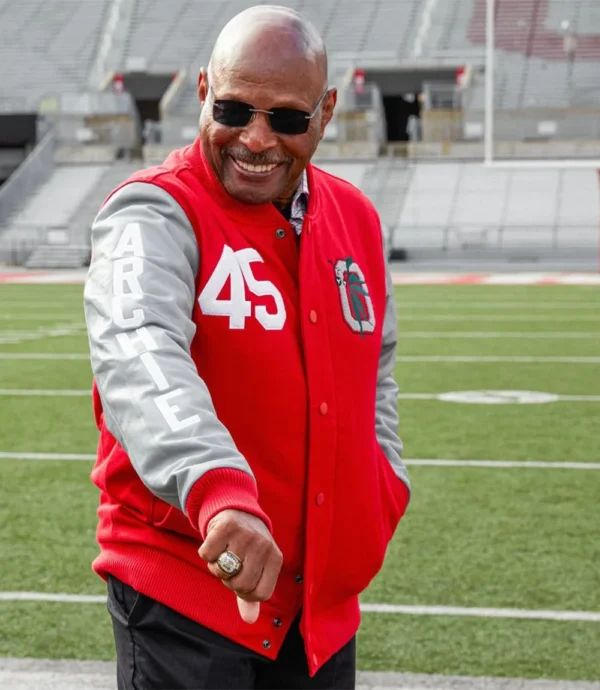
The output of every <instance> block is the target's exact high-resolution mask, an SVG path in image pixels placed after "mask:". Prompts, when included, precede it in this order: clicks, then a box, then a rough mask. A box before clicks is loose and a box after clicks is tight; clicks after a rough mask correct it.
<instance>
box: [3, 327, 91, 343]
mask: <svg viewBox="0 0 600 690" xmlns="http://www.w3.org/2000/svg"><path fill="white" fill-rule="evenodd" d="M78 335H85V328H84V327H83V326H77V324H72V323H68V324H56V325H54V326H48V327H45V328H38V329H36V330H35V331H12V330H11V331H5V330H0V345H6V344H8V345H15V344H19V343H22V342H24V341H26V340H43V339H45V338H61V337H64V336H78Z"/></svg>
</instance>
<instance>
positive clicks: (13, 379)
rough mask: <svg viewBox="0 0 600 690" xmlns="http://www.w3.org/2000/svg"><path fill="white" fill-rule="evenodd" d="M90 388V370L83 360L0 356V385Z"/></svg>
mask: <svg viewBox="0 0 600 690" xmlns="http://www.w3.org/2000/svg"><path fill="white" fill-rule="evenodd" d="M3 365H4V366H3ZM91 387H92V370H91V367H90V363H89V361H86V360H31V361H29V360H1V359H0V388H17V389H19V388H21V389H32V388H33V389H38V388H45V389H54V390H58V389H67V390H91Z"/></svg>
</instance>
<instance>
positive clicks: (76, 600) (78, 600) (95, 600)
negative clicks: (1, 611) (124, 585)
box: [0, 592, 106, 604]
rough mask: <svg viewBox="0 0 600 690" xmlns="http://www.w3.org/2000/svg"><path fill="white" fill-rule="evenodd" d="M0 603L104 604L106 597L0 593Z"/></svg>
mask: <svg viewBox="0 0 600 690" xmlns="http://www.w3.org/2000/svg"><path fill="white" fill-rule="evenodd" d="M0 601H49V602H57V603H59V604H105V603H106V596H104V595H96V594H50V593H47V592H0Z"/></svg>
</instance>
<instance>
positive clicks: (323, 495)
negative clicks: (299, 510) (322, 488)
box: [315, 493, 325, 506]
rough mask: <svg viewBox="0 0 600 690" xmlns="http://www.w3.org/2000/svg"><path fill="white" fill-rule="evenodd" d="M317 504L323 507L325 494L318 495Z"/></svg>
mask: <svg viewBox="0 0 600 690" xmlns="http://www.w3.org/2000/svg"><path fill="white" fill-rule="evenodd" d="M315 503H316V504H317V505H318V506H322V505H323V503H325V494H323V493H321V494H317V497H316V498H315Z"/></svg>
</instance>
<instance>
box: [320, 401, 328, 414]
mask: <svg viewBox="0 0 600 690" xmlns="http://www.w3.org/2000/svg"><path fill="white" fill-rule="evenodd" d="M328 410H329V407H327V403H326V402H322V403H321V404H320V405H319V412H320V413H321V414H322V415H326V414H327V411H328Z"/></svg>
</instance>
